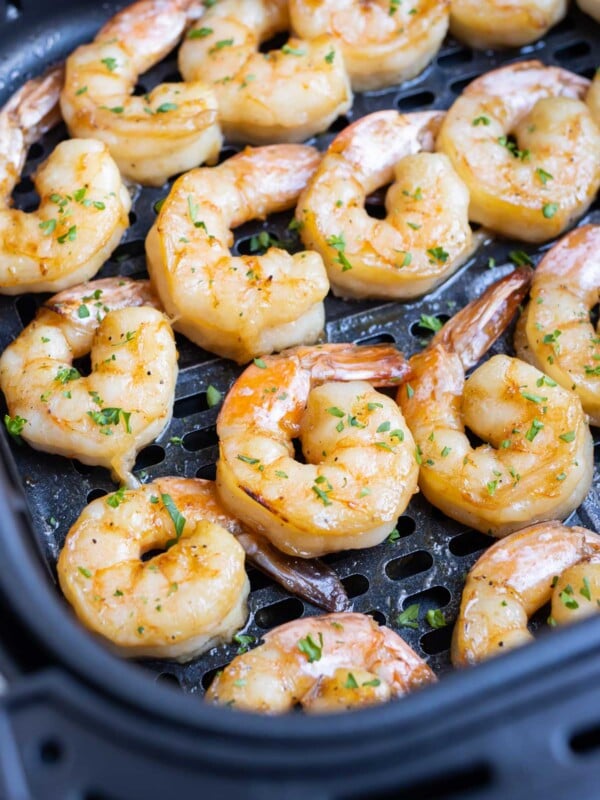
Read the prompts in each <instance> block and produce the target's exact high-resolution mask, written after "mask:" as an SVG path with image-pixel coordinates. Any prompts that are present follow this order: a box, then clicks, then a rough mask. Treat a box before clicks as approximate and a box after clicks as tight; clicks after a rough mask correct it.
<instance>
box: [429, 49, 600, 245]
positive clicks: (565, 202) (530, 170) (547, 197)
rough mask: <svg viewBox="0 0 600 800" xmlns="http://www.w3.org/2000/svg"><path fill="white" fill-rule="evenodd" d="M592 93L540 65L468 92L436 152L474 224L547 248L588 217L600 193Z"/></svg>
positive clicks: (509, 69) (513, 69)
mask: <svg viewBox="0 0 600 800" xmlns="http://www.w3.org/2000/svg"><path fill="white" fill-rule="evenodd" d="M588 87H589V81H588V80H586V79H585V78H581V77H580V76H579V75H575V74H574V73H572V72H567V70H564V69H559V68H558V67H546V66H544V65H543V64H541V63H540V62H539V61H524V62H520V63H518V64H510V65H509V66H506V67H502V68H501V69H497V70H494V71H492V72H488V73H486V74H485V75H482V76H481V77H480V78H477V79H476V80H474V81H473V82H472V83H471V84H469V86H467V88H466V89H465V90H464V92H463V93H462V95H461V96H460V97H459V98H458V99H457V100H456V101H455V102H454V104H453V105H452V106H451V108H450V110H449V111H448V113H447V114H446V117H445V118H444V121H443V123H442V127H441V130H440V133H439V136H438V140H437V144H436V149H437V150H440V151H441V152H443V153H446V154H447V155H448V156H449V158H450V160H451V162H452V164H453V166H454V168H455V170H456V171H457V173H458V174H459V176H460V177H461V178H462V179H463V181H464V182H465V183H466V185H467V187H468V189H469V192H470V195H471V203H470V207H469V216H470V218H471V220H473V221H475V222H480V223H481V224H482V225H485V226H486V227H488V228H491V229H492V230H495V231H498V232H499V233H501V234H504V235H505V236H510V237H515V238H518V239H523V240H525V241H528V242H544V241H546V240H548V239H552V238H553V237H555V236H558V235H559V234H560V233H561V232H562V231H563V230H565V228H567V227H568V226H569V225H571V224H572V223H573V222H574V220H576V219H577V218H578V217H580V216H581V215H582V214H583V213H584V211H585V210H586V209H587V208H588V206H589V205H590V203H591V202H592V200H593V199H594V197H595V196H596V192H597V191H598V188H599V187H600V157H599V154H600V130H599V129H598V127H597V126H596V125H595V124H594V121H593V119H592V116H591V114H590V111H589V109H588V107H587V106H586V104H585V103H584V102H583V98H584V96H585V94H586V92H587V90H588Z"/></svg>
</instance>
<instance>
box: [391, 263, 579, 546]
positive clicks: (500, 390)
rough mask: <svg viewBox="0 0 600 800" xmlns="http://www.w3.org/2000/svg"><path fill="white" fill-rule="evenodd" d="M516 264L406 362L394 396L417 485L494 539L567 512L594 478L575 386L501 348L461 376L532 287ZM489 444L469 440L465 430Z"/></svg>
mask: <svg viewBox="0 0 600 800" xmlns="http://www.w3.org/2000/svg"><path fill="white" fill-rule="evenodd" d="M529 282H530V276H529V274H528V272H525V271H522V270H517V271H515V272H513V273H511V274H510V275H507V276H506V277H505V278H503V279H501V280H500V281H498V282H497V283H495V284H493V285H492V286H491V287H490V288H489V289H488V290H487V291H486V292H485V293H484V294H483V295H482V297H481V298H479V299H478V300H475V301H473V302H472V303H471V304H469V305H468V306H466V308H464V309H463V310H462V311H460V312H459V313H458V314H457V315H456V316H455V317H454V318H453V319H452V320H450V322H448V323H447V324H446V325H445V326H444V327H443V328H442V330H441V331H440V332H439V333H438V334H436V336H435V337H434V338H433V340H432V342H431V345H430V346H429V347H428V348H427V349H426V350H425V351H423V352H422V353H419V354H418V355H415V356H413V357H412V358H411V360H410V366H411V375H410V378H409V381H408V383H406V384H405V385H404V386H403V387H401V388H400V390H399V392H398V402H399V403H400V406H401V408H402V411H403V413H404V415H405V418H406V423H407V425H408V426H409V428H410V430H411V432H412V434H413V436H414V438H415V441H416V443H417V448H418V453H419V460H420V461H421V469H420V474H419V486H420V488H421V490H422V492H423V494H424V495H425V497H426V498H427V499H428V500H429V501H430V502H431V503H432V504H433V505H434V506H436V507H437V508H440V509H441V510H442V511H443V512H444V513H445V514H447V515H448V516H449V517H452V518H453V519H456V520H458V521H459V522H463V523H465V524H466V525H470V526H471V527H472V528H476V529H477V530H479V531H483V532H484V533H489V534H491V535H492V536H505V535H506V534H508V533H511V532H512V531H514V530H518V529H519V528H523V527H525V526H526V525H529V524H531V523H534V522H540V521H543V520H548V519H555V518H561V519H564V518H566V517H567V516H568V515H569V514H570V513H571V512H572V511H573V510H574V509H575V508H576V507H577V506H578V505H579V504H580V503H581V502H582V500H583V499H584V497H585V496H586V494H587V492H588V490H589V488H590V484H591V481H592V473H593V468H594V463H593V443H592V437H591V434H590V430H589V427H588V425H587V418H586V415H585V414H584V413H583V410H582V408H581V402H580V400H579V398H578V397H577V395H576V394H575V393H574V392H571V391H568V390H566V389H563V388H562V387H561V386H558V385H557V384H556V382H555V381H553V380H552V379H550V378H548V376H547V375H544V373H543V372H540V371H539V370H537V369H535V368H534V367H532V366H530V365H529V364H526V363H525V362H523V361H521V360H519V359H517V358H510V357H509V356H506V355H497V356H493V357H492V358H491V359H490V360H489V361H486V362H485V363H484V364H483V365H481V366H480V367H479V368H478V369H477V370H475V372H474V373H473V374H472V375H471V376H470V377H469V378H468V380H465V369H467V368H469V367H471V366H473V365H474V364H476V363H477V361H478V360H479V358H481V356H482V355H483V354H484V353H485V352H486V350H487V349H488V347H490V345H491V344H492V343H493V342H494V341H495V339H496V338H497V336H498V335H499V334H500V333H501V332H502V330H503V329H504V328H505V327H506V326H507V325H508V323H509V322H510V320H511V318H512V316H513V314H514V312H515V311H516V308H517V306H518V305H519V303H520V302H521V300H522V299H523V297H524V296H525V294H526V292H527V288H528V286H529ZM466 426H468V427H469V428H470V429H471V430H472V431H473V432H474V433H475V434H476V435H477V436H479V437H480V438H481V439H483V440H484V442H489V444H482V445H480V446H479V447H476V448H474V447H472V446H471V444H470V442H469V439H468V438H467V435H466V433H465V427H466Z"/></svg>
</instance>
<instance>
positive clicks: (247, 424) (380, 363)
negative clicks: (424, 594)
mask: <svg viewBox="0 0 600 800" xmlns="http://www.w3.org/2000/svg"><path fill="white" fill-rule="evenodd" d="M405 373H406V365H405V362H404V359H403V357H402V356H401V354H400V353H398V351H397V350H395V349H394V348H392V347H389V346H387V345H386V346H383V345H382V346H374V347H357V346H355V345H350V344H330V345H321V346H319V347H298V348H295V349H292V350H288V351H286V352H285V353H283V354H281V355H279V356H269V357H266V358H265V359H264V360H263V359H259V361H258V362H256V363H255V364H254V365H251V366H250V367H248V368H247V369H246V370H245V372H244V373H243V374H242V375H241V376H240V378H238V380H237V381H236V383H235V384H234V386H233V388H232V389H231V390H230V392H229V394H228V395H227V397H226V398H225V402H224V403H223V406H222V408H221V412H220V414H219V418H218V421H217V433H218V435H219V462H218V464H217V488H218V490H219V495H220V497H221V500H222V501H223V503H224V505H225V507H226V508H227V509H228V510H229V511H230V512H231V513H232V514H235V515H236V516H238V517H239V518H240V520H241V521H242V522H243V523H244V524H245V525H247V526H248V527H249V528H250V529H251V530H254V531H256V532H258V533H260V534H262V535H263V536H266V537H267V538H268V539H269V540H270V541H271V542H272V543H273V544H274V545H275V546H276V547H278V548H279V549H280V550H282V551H283V552H284V553H290V554H292V555H297V556H300V557H301V558H310V557H312V556H318V555H322V554H324V553H330V552H335V551H338V550H347V549H350V548H363V547H371V546H373V545H375V544H379V543H380V542H382V541H383V540H384V539H385V537H386V536H387V535H388V534H389V533H390V531H391V530H392V529H393V527H394V524H395V522H396V520H397V518H398V516H399V515H400V514H401V513H402V512H403V511H404V509H405V508H406V506H407V505H408V501H409V500H410V497H411V495H412V494H413V493H414V492H415V490H416V482H417V473H418V467H417V464H416V461H415V449H414V443H413V441H412V437H411V435H410V433H409V432H408V430H407V429H406V425H405V423H404V419H403V417H402V414H401V413H400V411H399V410H398V408H397V406H396V404H395V403H394V402H393V400H391V399H390V398H389V397H387V396H385V395H383V394H381V393H380V392H377V391H375V389H373V386H372V385H375V386H382V385H386V384H388V385H389V384H391V383H394V382H395V381H396V380H400V379H401V378H402V376H403V375H404V374H405ZM294 438H299V439H300V441H301V443H302V450H303V453H304V457H305V459H306V463H305V464H302V463H300V462H298V461H297V460H296V459H295V456H294V445H293V440H294Z"/></svg>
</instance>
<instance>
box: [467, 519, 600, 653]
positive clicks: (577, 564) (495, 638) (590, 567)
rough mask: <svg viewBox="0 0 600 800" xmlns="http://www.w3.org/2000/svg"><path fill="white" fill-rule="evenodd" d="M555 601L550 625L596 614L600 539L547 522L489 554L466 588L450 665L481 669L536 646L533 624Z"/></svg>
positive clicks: (498, 544)
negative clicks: (506, 654) (496, 659)
mask: <svg viewBox="0 0 600 800" xmlns="http://www.w3.org/2000/svg"><path fill="white" fill-rule="evenodd" d="M550 599H552V611H551V616H550V618H549V622H550V624H554V625H555V624H557V623H558V624H562V623H566V622H575V621H576V620H578V619H581V618H582V617H587V616H589V615H591V614H597V613H598V611H599V609H598V604H599V603H600V536H598V534H596V533H592V531H589V530H587V529H586V528H579V527H576V526H573V527H572V528H569V527H567V526H566V525H562V524H561V523H560V522H556V521H552V522H542V523H540V524H538V525H532V526H531V527H529V528H524V529H523V530H520V531H518V532H517V533H513V534H511V535H510V536H507V537H506V539H503V540H502V541H501V542H496V543H495V544H494V545H493V546H492V547H490V548H489V550H486V551H485V553H484V554H483V555H482V556H481V557H480V558H479V560H478V561H477V562H476V564H475V565H474V566H473V567H472V569H471V571H470V572H469V575H468V577H467V581H466V583H465V588H464V590H463V595H462V600H461V604H460V612H459V615H458V619H457V620H456V625H455V627H454V633H453V639H452V663H453V664H454V665H455V666H461V667H464V666H467V665H469V664H476V663H477V662H479V661H482V660H483V659H486V658H489V657H490V656H494V655H498V654H500V653H503V652H505V651H506V650H510V649H512V648H514V647H519V646H520V645H522V644H526V643H527V642H530V641H532V640H533V636H532V634H531V633H530V632H529V630H528V628H527V621H528V618H529V617H530V616H531V615H532V614H534V613H535V612H536V611H538V609H540V608H541V607H542V606H544V605H545V604H546V603H547V602H549V600H550Z"/></svg>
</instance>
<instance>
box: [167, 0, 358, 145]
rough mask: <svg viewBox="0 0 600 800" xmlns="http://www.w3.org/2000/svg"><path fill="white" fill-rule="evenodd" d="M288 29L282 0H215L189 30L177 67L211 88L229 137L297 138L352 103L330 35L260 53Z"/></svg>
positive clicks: (267, 140) (322, 125) (257, 141)
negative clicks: (266, 44) (216, 0)
mask: <svg viewBox="0 0 600 800" xmlns="http://www.w3.org/2000/svg"><path fill="white" fill-rule="evenodd" d="M207 5H208V4H207ZM288 28H289V15H288V3H287V0H219V2H218V3H211V4H210V7H209V8H208V9H207V11H206V13H205V14H204V15H203V16H202V18H201V19H200V21H199V22H198V23H197V24H196V26H195V27H193V28H192V29H191V30H190V31H189V32H188V34H187V37H186V39H185V41H184V43H183V45H182V46H181V48H180V50H179V69H180V70H181V74H182V75H183V77H184V78H185V79H186V80H188V81H194V80H203V81H206V82H207V83H208V84H209V85H210V86H211V88H212V90H213V91H214V93H215V95H216V97H217V101H218V108H219V120H220V123H221V126H222V128H223V132H224V134H225V136H226V137H227V138H228V139H230V140H234V141H241V142H244V143H246V144H247V143H249V144H274V143H277V142H301V141H303V140H304V139H308V138H309V137H310V136H313V135H314V134H315V133H319V132H320V131H324V130H327V128H328V127H329V126H330V124H331V123H332V122H333V121H334V120H335V119H336V118H337V117H338V116H339V115H340V114H345V113H346V111H348V109H349V108H350V107H351V105H352V90H351V88H350V81H349V79H348V74H347V72H346V68H345V66H344V58H343V56H342V51H341V48H340V45H339V44H338V42H337V40H336V39H335V38H334V37H331V36H319V37H316V38H314V39H310V40H304V39H298V38H296V37H292V38H290V39H289V40H288V42H287V43H286V44H284V45H283V47H282V48H281V49H277V50H270V51H269V52H268V53H262V52H260V50H259V47H260V45H261V44H263V43H264V42H266V41H267V40H269V39H271V38H272V37H273V36H274V35H275V34H277V33H281V32H283V31H286V30H287V29H288Z"/></svg>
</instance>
